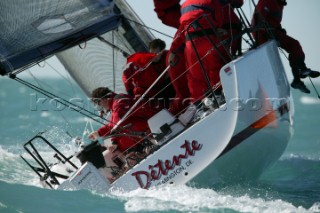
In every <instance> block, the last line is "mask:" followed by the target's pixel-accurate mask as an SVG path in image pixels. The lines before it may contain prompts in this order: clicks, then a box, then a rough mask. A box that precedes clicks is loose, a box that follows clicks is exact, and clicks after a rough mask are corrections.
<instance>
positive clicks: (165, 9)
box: [153, 0, 181, 28]
mask: <svg viewBox="0 0 320 213" xmlns="http://www.w3.org/2000/svg"><path fill="white" fill-rule="evenodd" d="M179 2H180V0H153V3H154V11H155V12H156V13H157V16H158V18H159V19H160V20H161V21H162V23H163V24H165V25H168V26H171V27H174V28H178V27H179V25H180V24H179V18H180V16H181V13H180V3H179Z"/></svg>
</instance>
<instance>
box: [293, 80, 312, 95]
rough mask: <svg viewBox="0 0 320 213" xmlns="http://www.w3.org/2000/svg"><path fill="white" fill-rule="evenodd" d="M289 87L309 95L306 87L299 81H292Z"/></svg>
mask: <svg viewBox="0 0 320 213" xmlns="http://www.w3.org/2000/svg"><path fill="white" fill-rule="evenodd" d="M291 87H292V88H294V89H298V90H300V91H301V92H304V93H307V94H309V93H310V90H309V89H308V88H307V87H306V85H304V83H303V82H302V81H300V80H298V81H292V83H291Z"/></svg>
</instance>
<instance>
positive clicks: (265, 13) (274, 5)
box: [252, 0, 283, 29]
mask: <svg viewBox="0 0 320 213" xmlns="http://www.w3.org/2000/svg"><path fill="white" fill-rule="evenodd" d="M282 13H283V5H280V4H279V3H278V1H277V0H260V1H259V2H258V4H257V7H256V9H255V12H254V16H253V20H252V24H253V26H257V25H259V24H261V23H263V22H267V23H268V24H269V26H270V27H272V28H275V29H282V26H281V21H282Z"/></svg>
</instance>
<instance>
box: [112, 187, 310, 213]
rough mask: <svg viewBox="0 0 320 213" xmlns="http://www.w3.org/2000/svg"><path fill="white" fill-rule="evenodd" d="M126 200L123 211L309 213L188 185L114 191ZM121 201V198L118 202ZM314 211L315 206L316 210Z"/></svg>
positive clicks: (259, 199)
mask: <svg viewBox="0 0 320 213" xmlns="http://www.w3.org/2000/svg"><path fill="white" fill-rule="evenodd" d="M113 194H114V195H116V196H120V197H121V198H122V199H125V200H126V203H125V210H126V211H128V212H138V211H146V212H148V211H161V210H164V211H168V210H174V211H181V212H189V211H191V212H193V211H200V212H202V211H205V212H209V211H212V210H217V209H232V210H234V211H239V212H252V213H255V212H259V213H261V212H262V213H263V212H265V213H269V212H308V210H307V209H304V208H302V207H295V206H293V205H292V204H291V203H288V202H285V201H282V200H279V199H276V200H270V201H266V200H264V199H261V198H250V197H249V196H247V195H244V196H240V197H236V196H231V195H225V194H219V193H217V192H215V191H214V190H212V189H196V188H191V187H188V186H184V185H182V186H173V185H170V186H166V187H160V188H156V189H151V190H143V189H138V190H135V191H132V192H119V191H118V192H113ZM121 198H120V199H121ZM315 208H316V207H315Z"/></svg>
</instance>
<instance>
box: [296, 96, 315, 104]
mask: <svg viewBox="0 0 320 213" xmlns="http://www.w3.org/2000/svg"><path fill="white" fill-rule="evenodd" d="M300 102H301V103H303V104H308V105H310V104H320V99H318V98H314V97H310V96H302V97H301V98H300Z"/></svg>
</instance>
